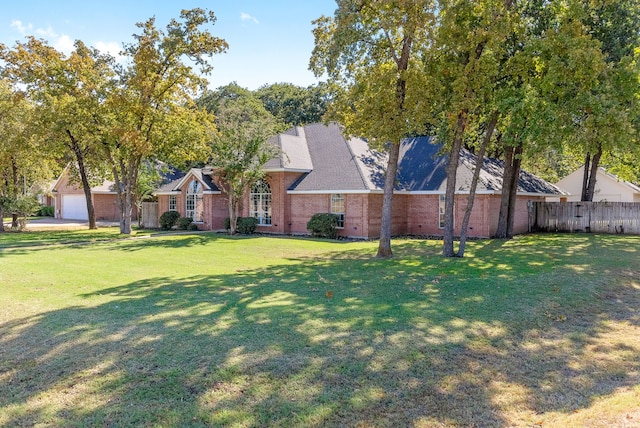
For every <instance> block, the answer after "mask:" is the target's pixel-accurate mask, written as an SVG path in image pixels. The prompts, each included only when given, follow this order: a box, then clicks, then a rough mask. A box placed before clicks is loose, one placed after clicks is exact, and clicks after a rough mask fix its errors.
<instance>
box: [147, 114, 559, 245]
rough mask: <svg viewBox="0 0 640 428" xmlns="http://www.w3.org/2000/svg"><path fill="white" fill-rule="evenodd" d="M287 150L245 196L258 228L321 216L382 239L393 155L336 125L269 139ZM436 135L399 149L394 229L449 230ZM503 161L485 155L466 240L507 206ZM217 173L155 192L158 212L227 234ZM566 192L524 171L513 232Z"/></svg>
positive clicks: (443, 160) (297, 230) (302, 230)
mask: <svg viewBox="0 0 640 428" xmlns="http://www.w3.org/2000/svg"><path fill="white" fill-rule="evenodd" d="M272 143H273V144H275V145H277V146H278V147H279V148H280V149H281V155H280V156H277V157H276V158H274V159H272V160H271V161H269V162H268V163H267V164H266V166H265V172H266V176H265V178H264V180H261V181H260V182H258V183H256V184H255V185H254V186H253V187H252V188H251V190H250V192H248V194H247V195H246V196H245V198H244V204H243V209H242V213H241V215H242V216H252V217H255V218H257V219H258V223H259V226H258V232H261V233H276V234H307V233H308V231H307V222H308V221H309V219H310V218H311V216H312V215H313V214H314V213H320V212H332V213H335V214H337V215H339V218H340V224H339V226H340V230H339V234H340V235H341V236H346V237H357V238H371V239H373V238H377V237H379V233H380V222H381V211H382V196H383V187H384V171H385V168H386V161H387V159H386V155H385V154H382V153H380V152H377V151H374V150H371V149H370V148H369V145H368V143H367V142H366V141H365V140H363V139H360V138H350V139H348V140H347V139H345V138H344V137H343V135H342V133H341V130H340V128H339V127H338V126H337V125H336V124H331V125H328V126H325V125H323V124H313V125H308V126H304V127H296V128H292V129H290V130H289V131H287V132H285V133H283V134H280V135H278V136H276V137H274V138H273V139H272ZM440 148H441V146H440V145H436V144H432V141H431V138H429V137H416V138H409V139H407V140H405V141H404V142H403V144H402V147H401V153H400V163H399V169H398V178H397V185H396V191H395V196H394V202H393V215H392V217H393V218H392V234H393V235H442V234H443V227H444V214H443V213H444V195H445V186H446V172H445V169H446V164H447V157H446V156H440V155H439V154H438V151H439V150H440ZM474 164H475V161H474V158H473V155H472V154H470V153H469V152H466V151H465V152H463V154H462V155H461V162H460V166H459V168H458V174H457V187H458V191H457V196H456V211H455V223H456V232H457V233H459V230H460V223H461V222H462V218H463V215H464V209H465V205H466V199H467V195H468V189H469V184H470V182H471V178H472V173H473V165H474ZM502 170H503V163H502V161H499V160H495V159H485V161H484V164H483V168H482V172H481V174H480V182H479V184H478V189H477V196H476V200H475V204H474V207H473V211H472V216H471V222H470V231H469V236H474V237H489V236H492V235H494V234H495V231H496V229H497V223H498V213H499V209H500V193H501V176H502ZM213 176H214V174H213V171H212V170H211V169H210V168H209V169H206V168H205V169H192V170H190V171H189V172H187V173H186V174H185V175H184V176H183V177H180V178H179V179H177V180H174V181H171V182H168V183H166V184H165V185H163V186H162V187H161V188H159V189H158V190H157V191H156V193H155V194H156V195H157V197H158V204H159V206H158V208H159V209H158V213H159V214H162V213H163V212H165V211H168V210H175V211H178V212H179V213H180V214H181V215H183V216H188V217H192V218H193V219H194V222H195V223H196V224H197V225H198V227H199V228H200V229H203V230H223V229H224V219H225V218H226V217H228V215H229V214H228V205H227V196H226V195H225V194H224V193H223V192H221V191H220V187H219V186H218V184H216V182H215V180H214V178H213ZM562 194H564V193H563V192H562V191H561V190H560V189H559V188H557V187H556V186H554V185H552V184H550V183H547V182H546V181H544V180H542V179H540V178H538V177H535V176H533V175H531V174H528V173H527V172H524V171H523V172H522V173H521V175H520V180H519V184H518V197H517V205H516V217H515V227H514V232H515V233H524V232H527V231H528V226H529V222H528V202H529V201H543V200H544V199H545V197H548V196H558V195H562Z"/></svg>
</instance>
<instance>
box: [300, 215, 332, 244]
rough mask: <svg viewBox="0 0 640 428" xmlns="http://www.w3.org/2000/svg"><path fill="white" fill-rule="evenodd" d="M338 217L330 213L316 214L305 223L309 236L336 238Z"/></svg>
mask: <svg viewBox="0 0 640 428" xmlns="http://www.w3.org/2000/svg"><path fill="white" fill-rule="evenodd" d="M337 227H338V216H337V215H336V214H330V213H316V214H314V215H312V216H311V219H310V220H309V222H308V223H307V230H308V231H309V232H311V235H313V236H315V237H319V238H331V239H335V238H337V237H338V229H337Z"/></svg>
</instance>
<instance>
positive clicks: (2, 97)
mask: <svg viewBox="0 0 640 428" xmlns="http://www.w3.org/2000/svg"><path fill="white" fill-rule="evenodd" d="M34 117H35V116H34V107H33V104H32V103H31V102H30V101H29V100H28V99H27V98H26V97H25V94H24V93H23V92H21V91H19V90H15V89H14V88H13V87H12V85H11V83H10V82H8V81H6V80H4V79H3V80H0V232H2V231H4V225H3V223H2V221H1V219H2V218H3V216H4V214H5V213H7V214H11V215H12V224H11V227H12V228H14V229H15V228H18V226H19V225H18V217H19V216H21V215H22V216H24V215H25V214H28V211H29V210H30V207H31V206H32V204H31V201H32V200H33V197H32V195H29V191H28V189H29V188H30V187H31V185H32V184H34V183H41V184H42V183H44V182H46V181H47V179H48V178H50V171H51V170H53V168H51V162H50V159H49V158H48V157H47V152H46V150H44V147H43V145H42V144H41V143H42V142H41V141H40V140H38V139H36V138H32V134H33V127H32V124H33V121H34Z"/></svg>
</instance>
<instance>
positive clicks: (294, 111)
mask: <svg viewBox="0 0 640 428" xmlns="http://www.w3.org/2000/svg"><path fill="white" fill-rule="evenodd" d="M255 95H256V96H257V97H258V98H259V99H260V100H261V101H262V103H263V104H264V107H265V108H266V109H267V110H268V111H269V112H270V113H271V114H272V115H274V116H275V117H276V118H277V119H278V120H280V121H282V122H284V123H286V124H287V125H289V126H301V125H306V124H309V123H316V122H320V121H322V118H323V116H324V114H325V113H326V111H327V103H328V102H329V89H328V87H327V85H326V84H323V83H320V84H318V85H314V86H309V87H307V88H303V87H300V86H296V85H294V84H292V83H274V84H272V85H265V86H262V87H260V88H259V89H258V90H257V91H255Z"/></svg>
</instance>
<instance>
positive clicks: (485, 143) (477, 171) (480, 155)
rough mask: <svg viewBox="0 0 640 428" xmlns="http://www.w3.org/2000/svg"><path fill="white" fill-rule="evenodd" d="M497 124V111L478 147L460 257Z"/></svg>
mask: <svg viewBox="0 0 640 428" xmlns="http://www.w3.org/2000/svg"><path fill="white" fill-rule="evenodd" d="M497 125H498V112H497V111H495V112H493V114H492V115H491V119H490V120H489V124H488V125H487V130H486V132H485V135H484V138H483V139H482V143H481V145H480V148H479V149H478V153H476V167H475V169H474V171H473V179H472V180H471V188H470V189H469V197H468V198H467V208H466V209H465V211H464V218H463V219H462V227H461V229H460V245H459V246H458V254H457V256H458V257H464V250H465V247H466V245H467V233H468V228H469V221H470V220H471V211H472V210H473V204H474V201H475V197H476V189H477V187H478V180H479V178H480V171H482V165H483V163H484V154H485V153H486V151H487V146H488V145H489V142H490V141H491V137H492V136H493V131H495V129H496V126H497Z"/></svg>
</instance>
